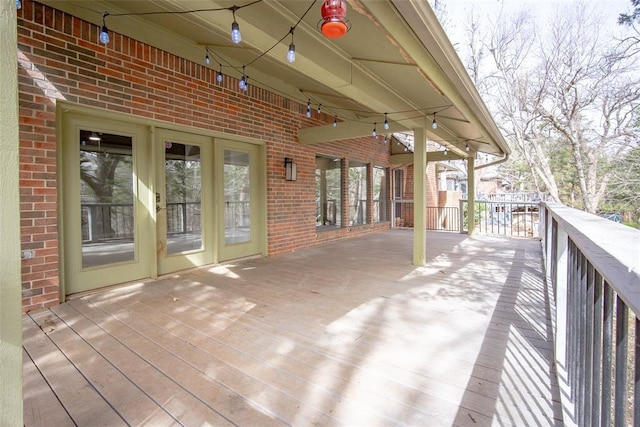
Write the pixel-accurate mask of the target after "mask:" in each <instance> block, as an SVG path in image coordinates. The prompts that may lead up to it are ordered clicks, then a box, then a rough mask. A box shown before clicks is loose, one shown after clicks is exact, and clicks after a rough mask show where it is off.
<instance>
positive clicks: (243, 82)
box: [240, 76, 247, 90]
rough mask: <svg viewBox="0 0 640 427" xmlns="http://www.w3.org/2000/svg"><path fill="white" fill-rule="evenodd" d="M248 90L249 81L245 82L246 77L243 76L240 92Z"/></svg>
mask: <svg viewBox="0 0 640 427" xmlns="http://www.w3.org/2000/svg"><path fill="white" fill-rule="evenodd" d="M246 89H247V81H246V80H245V78H244V76H242V78H241V79H240V90H246Z"/></svg>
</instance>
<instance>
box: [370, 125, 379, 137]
mask: <svg viewBox="0 0 640 427" xmlns="http://www.w3.org/2000/svg"><path fill="white" fill-rule="evenodd" d="M376 127H378V123H374V124H373V132H371V136H372V137H374V138H378V134H377V133H376Z"/></svg>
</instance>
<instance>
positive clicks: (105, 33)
mask: <svg viewBox="0 0 640 427" xmlns="http://www.w3.org/2000/svg"><path fill="white" fill-rule="evenodd" d="M107 15H109V13H108V12H103V13H102V28H100V43H102V44H107V43H109V29H108V28H107V23H106V18H107Z"/></svg>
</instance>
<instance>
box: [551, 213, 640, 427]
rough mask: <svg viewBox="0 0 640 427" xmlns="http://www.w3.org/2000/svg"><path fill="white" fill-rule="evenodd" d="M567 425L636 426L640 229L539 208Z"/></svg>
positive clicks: (639, 411) (639, 418) (639, 407)
mask: <svg viewBox="0 0 640 427" xmlns="http://www.w3.org/2000/svg"><path fill="white" fill-rule="evenodd" d="M540 227H541V237H542V247H543V252H544V256H545V266H546V274H547V280H548V281H549V283H551V284H552V289H553V296H552V297H553V300H554V302H555V316H554V320H555V357H556V366H557V367H558V376H559V380H560V383H561V387H562V386H564V390H563V393H562V394H563V407H564V409H565V422H566V423H567V425H570V424H575V425H579V426H632V425H634V426H638V425H640V360H639V358H638V352H639V351H640V334H639V332H640V324H639V321H638V315H639V314H640V231H639V230H636V229H633V228H630V227H627V226H624V225H621V224H616V223H613V222H611V221H608V220H606V219H602V218H600V217H597V216H595V215H591V214H588V213H585V212H582V211H578V210H575V209H572V208H568V207H566V206H563V205H558V204H550V203H549V204H544V203H543V204H542V210H541V219H540Z"/></svg>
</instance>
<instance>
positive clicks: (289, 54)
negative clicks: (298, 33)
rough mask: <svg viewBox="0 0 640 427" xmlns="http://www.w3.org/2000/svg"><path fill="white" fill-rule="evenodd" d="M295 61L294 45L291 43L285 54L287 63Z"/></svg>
mask: <svg viewBox="0 0 640 427" xmlns="http://www.w3.org/2000/svg"><path fill="white" fill-rule="evenodd" d="M295 61H296V45H295V44H293V41H292V42H291V44H290V45H289V51H288V52H287V62H289V63H290V64H291V63H294V62H295Z"/></svg>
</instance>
